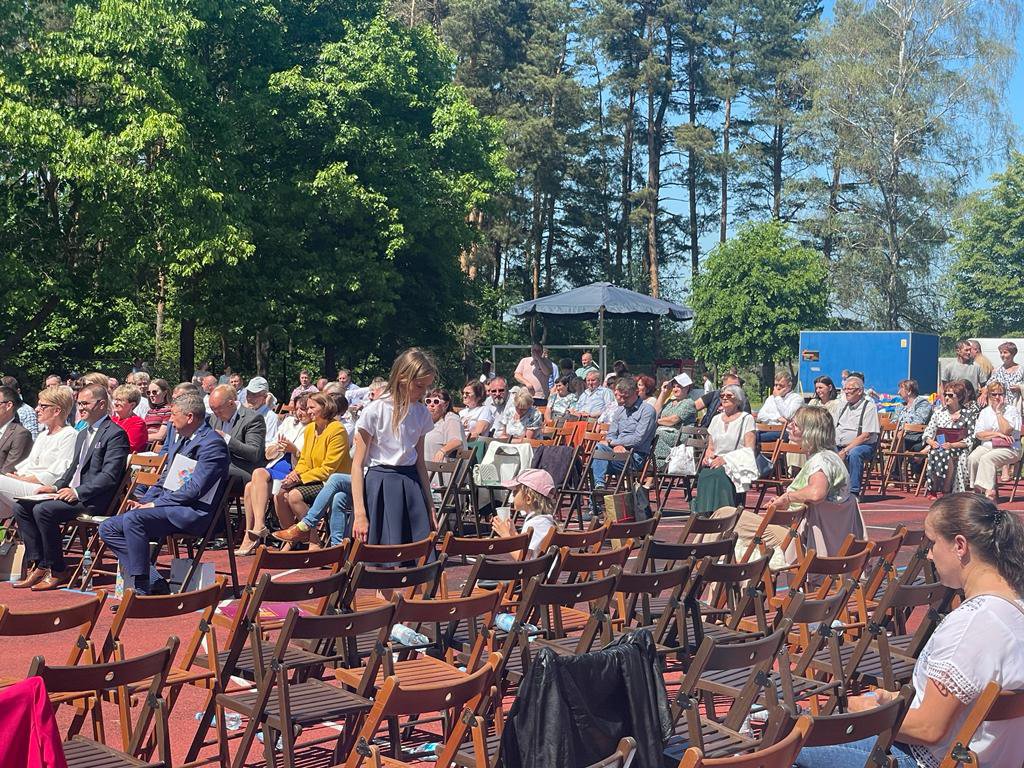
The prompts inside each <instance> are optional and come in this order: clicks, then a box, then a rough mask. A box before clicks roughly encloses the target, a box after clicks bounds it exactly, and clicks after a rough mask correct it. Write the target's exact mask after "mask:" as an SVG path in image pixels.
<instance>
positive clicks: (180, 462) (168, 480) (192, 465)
mask: <svg viewBox="0 0 1024 768" xmlns="http://www.w3.org/2000/svg"><path fill="white" fill-rule="evenodd" d="M197 463H198V462H196V460H195V459H190V458H189V457H188V456H182V455H181V454H180V453H178V454H175V456H174V461H172V462H171V467H170V469H168V470H167V474H166V475H165V476H164V488H165V489H166V490H168V491H170V492H171V493H174V492H175V491H176V490H178V489H179V488H181V486H183V485H184V484H185V483H187V482H188V481H189V480H190V479H191V477H192V473H193V472H195V471H196V464H197ZM218 486H220V483H217V484H216V485H214V486H213V488H211V489H210V490H209V491H207V492H206V494H204V495H203V497H202V498H201V499H200V501H202V502H203V503H205V504H212V503H213V500H214V498H215V497H216V496H217V488H218Z"/></svg>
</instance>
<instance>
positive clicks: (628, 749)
mask: <svg viewBox="0 0 1024 768" xmlns="http://www.w3.org/2000/svg"><path fill="white" fill-rule="evenodd" d="M634 757H636V739H634V738H633V737H632V736H623V737H622V738H621V739H619V743H618V745H616V747H615V751H614V752H612V753H611V754H610V755H609V756H608V757H606V758H605V759H604V760H598V761H597V762H596V763H592V764H590V765H588V766H587V768H629V767H630V766H631V765H632V764H633V758H634Z"/></svg>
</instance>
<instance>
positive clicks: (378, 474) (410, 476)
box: [365, 465, 430, 544]
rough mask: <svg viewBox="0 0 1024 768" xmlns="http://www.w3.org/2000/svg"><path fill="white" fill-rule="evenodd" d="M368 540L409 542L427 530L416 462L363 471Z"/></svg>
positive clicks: (376, 467)
mask: <svg viewBox="0 0 1024 768" xmlns="http://www.w3.org/2000/svg"><path fill="white" fill-rule="evenodd" d="M365 487H366V516H367V518H368V519H369V523H370V531H369V534H368V535H367V537H366V541H367V543H368V544H409V543H410V542H413V541H420V540H422V539H425V538H427V536H428V535H429V534H430V518H429V516H428V514H427V504H426V502H425V501H424V499H423V489H422V487H421V486H420V478H419V475H417V474H416V466H415V465H412V466H407V467H386V466H380V465H378V466H374V467H370V469H369V470H367V472H366V480H365Z"/></svg>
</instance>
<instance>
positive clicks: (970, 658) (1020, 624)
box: [910, 595, 1024, 766]
mask: <svg viewBox="0 0 1024 768" xmlns="http://www.w3.org/2000/svg"><path fill="white" fill-rule="evenodd" d="M1017 605H1021V602H1020V601H1017ZM981 638H983V641H982V643H981V644H982V645H983V646H984V652H983V653H979V652H978V651H979V649H980V648H981V645H979V640H980V639H981ZM1022 638H1024V613H1021V611H1019V610H1018V609H1017V608H1015V607H1014V606H1013V605H1012V604H1010V603H1009V602H1008V601H1006V600H1004V599H1003V598H1001V597H995V596H993V595H978V596H977V597H973V598H971V599H970V600H967V601H966V602H964V603H963V604H961V605H960V607H958V608H957V609H956V610H955V611H953V612H952V613H950V614H949V615H948V616H946V618H945V619H943V620H942V623H941V624H939V626H938V627H937V628H936V630H935V633H934V634H933V635H932V636H931V638H930V639H929V640H928V642H927V643H926V644H925V646H924V649H923V650H922V651H921V655H920V656H919V657H918V659H917V663H916V664H914V680H913V683H914V701H913V702H912V703H911V705H910V708H911V709H916V708H918V707H920V706H921V702H922V701H923V700H924V692H925V686H926V685H927V682H928V680H929V679H931V680H934V681H935V682H936V683H938V684H940V685H942V686H943V687H944V688H946V689H947V690H948V691H949V692H950V693H951V694H952V695H953V696H955V697H956V698H957V699H958V700H959V701H960V703H961V704H963V705H964V709H963V710H962V711H961V713H960V715H959V717H957V719H956V720H955V721H954V722H953V724H952V725H951V726H950V728H949V730H948V731H946V735H947V739H951V738H952V737H953V736H954V735H955V734H956V732H957V731H958V730H959V729H960V726H961V725H962V724H963V721H964V719H965V718H966V716H967V712H968V710H969V708H970V706H971V704H973V703H974V701H975V700H976V699H977V698H978V697H979V696H980V695H981V692H982V691H983V690H984V688H985V686H986V685H988V683H989V682H991V681H993V680H994V681H995V682H997V683H999V685H1001V686H1002V687H1003V688H1005V689H1008V690H1011V691H1013V690H1020V689H1022V688H1024V639H1022ZM1022 726H1024V718H1017V719H1014V720H1005V721H1002V722H996V723H990V722H984V723H982V724H981V726H980V727H979V728H978V730H977V731H975V733H974V738H973V739H971V744H970V747H971V749H972V750H973V751H974V752H976V753H977V754H978V758H979V759H978V762H979V764H980V765H990V766H997V765H998V766H1010V765H1020V763H1021V755H1024V727H1022ZM948 749H949V741H948V740H947V741H943V742H941V743H939V744H936V745H935V746H933V747H923V746H918V745H914V744H912V745H910V750H911V752H912V753H913V754H914V757H916V758H917V760H918V762H920V763H922V764H923V765H926V766H937V765H939V763H941V762H942V758H943V756H944V755H945V753H946V751H947V750H948Z"/></svg>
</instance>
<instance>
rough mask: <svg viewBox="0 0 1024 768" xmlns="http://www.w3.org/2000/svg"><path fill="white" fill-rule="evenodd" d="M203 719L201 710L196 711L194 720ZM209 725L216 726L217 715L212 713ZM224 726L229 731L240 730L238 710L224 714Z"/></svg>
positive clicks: (240, 719) (240, 722)
mask: <svg viewBox="0 0 1024 768" xmlns="http://www.w3.org/2000/svg"><path fill="white" fill-rule="evenodd" d="M202 719H203V713H202V712H196V721H197V722H198V721H200V720H202ZM210 727H211V728H216V727H217V716H216V715H214V716H213V717H212V718H210ZM224 727H225V728H226V729H227V730H229V731H240V730H242V716H241V715H240V714H239V713H238V712H228V713H227V714H225V715H224Z"/></svg>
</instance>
